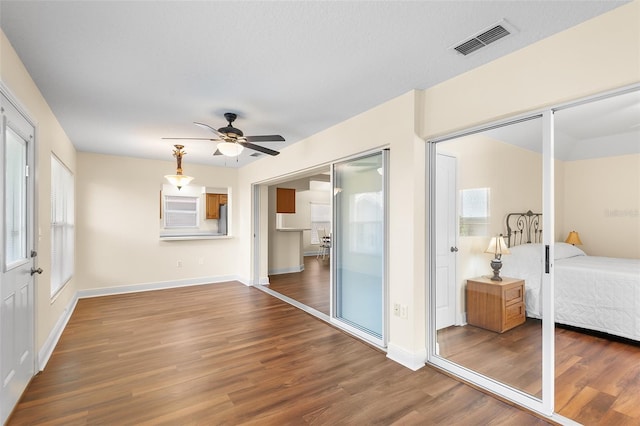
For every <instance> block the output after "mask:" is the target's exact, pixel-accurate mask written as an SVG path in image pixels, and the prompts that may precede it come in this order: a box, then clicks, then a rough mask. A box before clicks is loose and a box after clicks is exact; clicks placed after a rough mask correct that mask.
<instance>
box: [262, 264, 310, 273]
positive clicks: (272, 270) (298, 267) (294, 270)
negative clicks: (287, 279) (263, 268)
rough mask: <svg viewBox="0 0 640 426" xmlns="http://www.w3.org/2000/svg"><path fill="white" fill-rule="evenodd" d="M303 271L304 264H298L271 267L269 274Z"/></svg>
mask: <svg viewBox="0 0 640 426" xmlns="http://www.w3.org/2000/svg"><path fill="white" fill-rule="evenodd" d="M302 271H304V264H302V265H298V266H292V267H290V268H280V269H271V270H270V271H269V275H280V274H290V273H292V272H302Z"/></svg>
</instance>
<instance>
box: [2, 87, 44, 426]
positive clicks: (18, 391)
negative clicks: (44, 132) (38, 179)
mask: <svg viewBox="0 0 640 426" xmlns="http://www.w3.org/2000/svg"><path fill="white" fill-rule="evenodd" d="M0 111H1V112H2V150H1V154H0V155H2V161H1V162H0V164H2V165H1V166H0V167H2V173H0V176H1V179H2V182H1V183H0V184H1V185H2V188H3V194H4V196H3V197H2V201H1V203H2V208H1V209H0V212H1V213H0V214H1V215H2V223H3V226H2V243H3V253H2V275H1V278H2V280H1V281H0V300H1V304H0V316H1V319H2V326H1V327H0V333H1V334H0V356H1V360H2V363H1V364H0V370H1V379H2V381H1V382H0V384H1V386H2V387H1V392H2V393H1V405H0V423H4V422H5V421H6V420H7V418H8V416H9V414H10V413H11V411H12V409H13V407H14V406H15V404H16V403H17V402H18V399H19V398H20V396H21V395H22V392H23V391H24V389H25V388H26V386H27V384H28V383H29V380H31V377H33V375H34V371H35V358H34V315H33V303H34V294H33V292H34V278H33V274H34V272H37V271H33V268H34V258H35V254H36V253H35V251H33V248H34V238H33V229H34V225H33V221H34V215H33V189H34V182H33V178H32V177H30V176H29V165H30V163H33V158H34V147H33V143H34V139H33V135H34V129H33V126H31V124H30V123H29V122H28V121H27V120H26V119H25V118H24V117H23V116H22V115H21V114H20V113H19V112H18V110H17V109H16V108H15V107H14V106H13V105H12V104H11V103H10V102H9V100H8V99H7V98H6V97H5V96H4V94H2V104H1V106H0Z"/></svg>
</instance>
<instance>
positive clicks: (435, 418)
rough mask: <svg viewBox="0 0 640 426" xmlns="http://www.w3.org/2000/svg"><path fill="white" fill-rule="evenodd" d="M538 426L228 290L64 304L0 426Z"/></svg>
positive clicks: (242, 289)
mask: <svg viewBox="0 0 640 426" xmlns="http://www.w3.org/2000/svg"><path fill="white" fill-rule="evenodd" d="M485 420H486V421H487V422H489V423H491V424H498V425H500V424H502V425H512V424H518V425H535V424H544V423H545V422H544V421H542V420H541V419H539V418H537V417H534V416H533V415H531V414H530V413H527V412H525V411H522V410H519V409H517V408H515V407H512V406H510V405H507V404H505V403H503V402H500V401H498V400H496V399H494V398H492V397H490V396H488V395H486V394H484V393H481V392H479V391H477V390H475V389H472V388H471V387H469V386H467V385H464V384H462V383H460V382H458V381H456V380H454V379H452V378H450V377H448V376H446V375H444V374H442V373H440V372H438V371H436V370H434V369H432V368H429V367H425V368H423V369H421V370H418V371H416V372H414V371H411V370H409V369H407V368H405V367H402V366H401V365H399V364H397V363H395V362H393V361H391V360H389V359H388V358H387V357H386V354H385V353H383V352H381V351H380V350H378V349H376V348H373V347H371V346H369V345H367V344H365V343H363V342H362V341H359V340H357V339H355V338H353V337H351V336H349V335H347V334H345V333H343V332H341V331H340V330H338V329H336V328H334V327H332V326H330V325H328V324H326V323H324V322H322V321H320V320H318V319H316V318H314V317H312V316H310V315H308V314H306V313H304V312H302V311H300V310H298V309H295V308H292V307H291V306H290V305H287V304H286V303H284V302H282V301H280V300H278V299H276V298H274V297H272V296H270V295H268V294H266V293H264V292H261V291H259V290H257V289H253V288H250V287H246V286H244V285H242V284H240V283H237V282H230V283H221V284H213V285H206V286H195V287H188V288H178V289H171V290H161V291H153V292H144V293H137V294H129V295H119V296H105V297H100V298H94V299H82V300H79V301H78V305H77V307H76V310H75V311H74V313H73V315H72V317H71V319H70V321H69V323H68V325H67V328H66V329H65V331H64V333H63V335H62V337H61V339H60V342H59V344H58V345H57V347H56V349H55V350H54V352H53V354H52V356H51V360H50V362H49V364H48V365H47V367H46V368H45V370H44V371H43V372H42V373H41V374H39V375H38V376H36V377H35V378H34V379H33V381H32V383H31V384H30V385H29V387H28V388H27V390H26V393H25V394H24V396H23V398H22V399H21V401H20V402H19V404H18V406H17V407H16V410H15V412H14V413H13V415H12V416H11V418H10V420H9V422H8V424H9V425H43V424H65V425H67V424H71V425H73V424H109V425H116V424H117V425H129V424H148V425H151V424H153V425H157V424H172V425H175V424H180V425H186V424H229V425H236V424H260V425H264V424H296V425H301V424H311V423H313V424H320V425H329V424H330V425H336V424H461V425H462V424H464V425H468V424H479V423H486V422H485Z"/></svg>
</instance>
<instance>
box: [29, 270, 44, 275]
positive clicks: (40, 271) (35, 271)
mask: <svg viewBox="0 0 640 426" xmlns="http://www.w3.org/2000/svg"><path fill="white" fill-rule="evenodd" d="M41 273H42V268H38V269H35V268H31V275H33V274H41Z"/></svg>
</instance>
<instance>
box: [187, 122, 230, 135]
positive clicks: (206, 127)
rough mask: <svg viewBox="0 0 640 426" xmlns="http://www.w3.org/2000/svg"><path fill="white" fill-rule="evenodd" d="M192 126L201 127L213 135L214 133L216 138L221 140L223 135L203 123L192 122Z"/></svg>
mask: <svg viewBox="0 0 640 426" xmlns="http://www.w3.org/2000/svg"><path fill="white" fill-rule="evenodd" d="M193 124H195V125H196V126H200V127H203V128H205V129H208V130H211V131H212V132H213V133H215V134H216V135H217V136H218V137H220V138H222V137H223V135H222V134H221V133H220V132H219V131H218V129H216V128H214V127H211V126H209V125H208V124H205V123H198V122H197V121H194V122H193Z"/></svg>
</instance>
